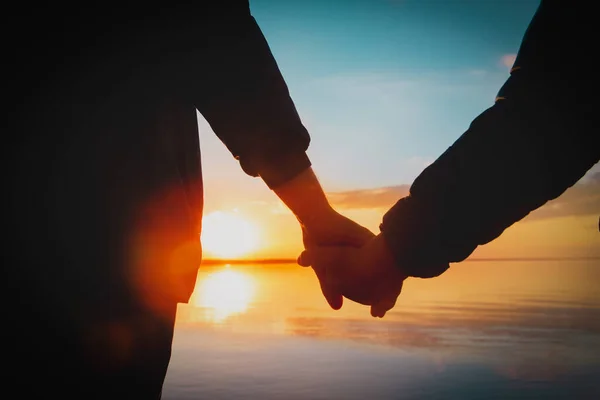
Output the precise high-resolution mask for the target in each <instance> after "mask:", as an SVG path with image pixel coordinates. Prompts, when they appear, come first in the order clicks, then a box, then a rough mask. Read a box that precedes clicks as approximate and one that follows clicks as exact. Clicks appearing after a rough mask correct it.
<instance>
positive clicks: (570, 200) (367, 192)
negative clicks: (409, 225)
mask: <svg viewBox="0 0 600 400" xmlns="http://www.w3.org/2000/svg"><path fill="white" fill-rule="evenodd" d="M415 160H416V161H415V162H420V163H422V165H423V166H424V167H425V166H426V165H427V164H428V163H429V161H427V160H425V159H419V160H417V159H415ZM409 189H410V185H396V186H387V187H381V188H374V189H361V190H351V191H345V192H335V193H328V194H327V196H328V198H329V200H330V202H331V203H332V204H333V206H334V207H336V208H339V209H386V210H387V209H388V208H389V207H391V206H393V205H394V204H395V203H396V202H397V201H398V200H400V199H401V198H402V197H405V196H407V195H408V193H409ZM582 215H600V163H599V164H596V165H595V166H594V167H593V168H591V169H590V170H589V171H588V173H587V174H586V175H585V176H584V177H583V178H582V179H581V180H580V181H579V182H578V183H576V184H575V185H573V186H572V187H571V188H569V189H567V190H566V191H565V192H564V193H563V194H562V195H561V196H559V197H558V198H556V199H554V200H552V201H549V202H548V203H546V204H545V205H543V206H542V207H540V208H538V209H537V210H534V211H532V212H531V214H530V215H529V216H528V217H527V219H526V220H527V221H532V220H540V219H549V218H558V217H568V216H582Z"/></svg>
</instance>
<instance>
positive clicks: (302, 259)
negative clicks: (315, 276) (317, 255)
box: [296, 250, 313, 267]
mask: <svg viewBox="0 0 600 400" xmlns="http://www.w3.org/2000/svg"><path fill="white" fill-rule="evenodd" d="M296 262H297V263H298V265H300V266H301V267H310V266H311V265H313V253H312V252H311V251H308V250H304V251H303V252H302V253H300V255H299V256H298V259H297V261H296Z"/></svg>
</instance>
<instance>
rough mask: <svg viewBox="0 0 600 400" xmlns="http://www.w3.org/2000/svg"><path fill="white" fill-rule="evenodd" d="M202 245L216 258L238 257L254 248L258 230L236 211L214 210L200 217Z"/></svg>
mask: <svg viewBox="0 0 600 400" xmlns="http://www.w3.org/2000/svg"><path fill="white" fill-rule="evenodd" d="M201 241H202V247H203V249H204V250H205V251H206V253H207V254H208V255H212V256H214V257H217V258H238V257H243V256H247V255H248V254H249V253H251V252H252V251H254V250H256V249H257V248H258V246H259V242H260V232H259V230H258V228H257V227H256V225H254V224H252V223H251V222H250V221H248V220H247V219H245V218H244V217H242V216H241V215H240V214H237V213H227V212H222V211H215V212H212V213H210V214H208V215H207V216H205V217H204V218H203V219H202V235H201Z"/></svg>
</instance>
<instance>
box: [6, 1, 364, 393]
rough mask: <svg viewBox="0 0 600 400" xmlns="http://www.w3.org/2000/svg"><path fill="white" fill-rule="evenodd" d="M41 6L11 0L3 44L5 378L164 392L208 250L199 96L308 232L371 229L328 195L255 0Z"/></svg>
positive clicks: (325, 235) (338, 234)
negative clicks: (7, 113)
mask: <svg viewBox="0 0 600 400" xmlns="http://www.w3.org/2000/svg"><path fill="white" fill-rule="evenodd" d="M40 7H41V8H38V9H37V10H36V14H32V13H31V12H25V11H23V10H21V11H19V10H16V11H14V12H13V22H15V23H16V25H17V26H20V27H22V28H23V29H25V30H27V35H23V36H22V38H21V39H22V40H21V41H20V42H19V43H16V42H15V43H13V44H12V45H9V46H7V47H5V54H9V55H10V57H9V58H10V60H11V62H10V64H9V66H10V67H11V68H10V69H9V72H8V73H7V75H6V76H10V78H11V81H10V84H9V85H8V86H9V87H8V89H7V92H6V93H5V94H6V96H7V98H10V99H11V100H12V102H13V104H14V105H15V110H14V112H13V113H12V116H13V117H14V124H13V127H12V128H11V129H12V130H13V132H15V134H13V135H11V140H12V142H11V143H10V146H9V147H8V148H9V149H10V154H7V155H6V157H5V161H8V163H7V164H8V166H9V167H10V169H9V171H10V174H9V176H8V177H7V179H6V181H5V185H6V186H5V189H6V193H8V194H9V196H8V197H9V201H8V203H9V205H8V208H7V211H8V214H9V218H7V221H8V222H9V223H8V224H7V225H6V227H7V232H9V236H10V238H9V239H8V241H7V242H6V243H7V251H6V252H5V257H6V258H7V259H8V260H9V262H10V264H6V265H10V266H11V267H10V279H7V282H9V285H8V286H9V287H10V289H11V296H10V308H11V309H10V312H9V313H8V314H9V315H8V316H7V317H6V318H9V322H8V324H7V326H10V328H9V329H7V332H6V333H7V334H8V338H7V339H6V342H5V345H6V346H9V347H10V348H12V349H14V351H9V352H8V353H9V356H13V357H15V358H14V359H12V360H13V361H12V362H11V361H10V360H11V358H10V357H9V358H8V360H9V361H8V364H9V365H10V367H9V368H11V369H12V374H11V376H13V377H14V379H15V381H14V382H13V383H14V384H18V383H19V382H21V383H22V384H21V385H20V389H18V390H19V391H20V392H21V393H20V395H21V397H23V398H30V397H29V396H30V395H33V394H34V393H38V392H41V393H47V392H52V393H55V394H57V395H58V396H61V397H65V398H79V399H91V398H103V399H120V398H124V399H157V398H160V396H161V392H162V385H163V380H164V378H165V374H166V371H167V367H168V363H169V360H170V354H171V343H172V339H173V327H174V322H175V316H176V307H177V304H178V303H185V302H187V301H188V299H189V297H190V294H191V293H192V290H193V288H194V285H195V280H196V274H197V270H198V267H199V265H200V262H201V246H200V242H199V241H200V236H199V235H200V231H201V217H202V207H203V191H202V174H201V163H200V150H199V143H198V125H197V119H196V110H199V111H200V112H201V113H202V114H203V116H204V117H205V118H206V119H207V120H208V122H209V123H210V125H211V127H212V128H213V130H214V132H215V133H216V134H217V135H218V137H219V138H220V139H221V140H222V141H223V142H224V144H225V145H226V146H227V148H228V149H229V150H230V151H231V153H232V154H233V156H235V157H236V158H237V159H238V160H239V162H240V165H241V168H243V170H244V171H245V172H246V173H247V174H248V175H250V176H255V177H260V178H261V179H262V180H264V182H265V183H266V185H268V187H269V188H271V189H272V190H273V191H274V193H275V194H276V195H277V196H279V197H280V198H281V200H282V201H283V202H284V203H285V204H286V205H287V206H288V207H289V208H290V209H291V210H292V212H293V213H294V214H295V215H296V216H297V218H298V220H299V222H300V223H301V224H302V229H303V231H304V234H305V236H304V239H305V242H306V243H308V244H310V243H331V244H351V245H356V246H358V245H362V244H363V243H364V242H365V241H366V240H368V239H370V238H371V237H372V236H373V233H371V232H370V231H369V230H367V229H366V228H363V227H361V226H360V225H357V224H356V223H354V222H352V221H350V220H349V219H347V218H345V217H343V216H342V215H340V214H338V213H336V212H335V211H334V210H333V209H332V208H331V206H330V205H329V203H328V201H327V199H326V197H325V195H324V193H323V190H322V188H321V186H320V184H319V182H318V180H317V178H316V176H315V174H314V173H313V171H312V168H311V163H310V160H309V158H308V156H307V155H306V150H307V147H308V145H309V134H308V132H307V131H306V129H305V127H304V126H303V124H302V122H301V120H300V118H299V116H298V113H297V111H296V109H295V106H294V103H293V101H292V99H291V97H290V94H289V92H288V89H287V86H286V84H285V82H284V79H283V77H282V75H281V73H280V71H279V69H278V66H277V63H276V61H275V60H274V58H273V55H272V54H271V51H270V49H269V46H268V44H267V42H266V40H265V38H264V37H263V35H262V33H261V30H260V28H259V27H258V25H257V23H256V21H255V20H254V18H253V17H252V15H251V13H250V8H249V4H248V2H247V1H221V2H193V3H190V4H189V5H181V4H169V5H166V4H164V3H157V4H156V5H150V4H145V5H144V6H143V9H138V8H133V7H132V8H130V9H127V8H125V7H119V8H113V7H109V6H107V5H105V4H104V3H98V4H95V3H94V4H85V5H84V4H69V5H66V4H57V3H52V4H51V5H46V6H40ZM44 7H46V8H44ZM223 185H228V183H227V182H224V183H223ZM13 291H14V293H12V292H13ZM324 292H325V293H326V295H327V288H324ZM328 299H329V301H330V303H332V306H333V307H335V306H336V304H337V303H339V302H340V301H341V297H335V296H334V297H331V296H329V297H328ZM336 302H337V303H336ZM340 305H341V304H340ZM28 380H31V381H32V382H31V383H28Z"/></svg>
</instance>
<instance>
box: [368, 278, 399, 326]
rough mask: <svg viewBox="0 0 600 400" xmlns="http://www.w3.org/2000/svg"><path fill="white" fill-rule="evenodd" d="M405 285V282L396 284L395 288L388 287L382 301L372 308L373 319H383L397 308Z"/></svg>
mask: <svg viewBox="0 0 600 400" xmlns="http://www.w3.org/2000/svg"><path fill="white" fill-rule="evenodd" d="M403 283H404V281H400V282H399V283H396V282H394V285H393V286H388V289H387V290H385V291H384V293H383V296H382V297H381V299H380V300H378V301H377V302H376V303H374V304H373V305H372V306H371V315H372V316H373V317H379V318H383V317H384V316H385V314H386V313H387V312H388V311H389V310H391V309H392V308H394V307H395V306H396V301H397V300H398V296H400V293H401V292H402V285H403Z"/></svg>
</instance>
